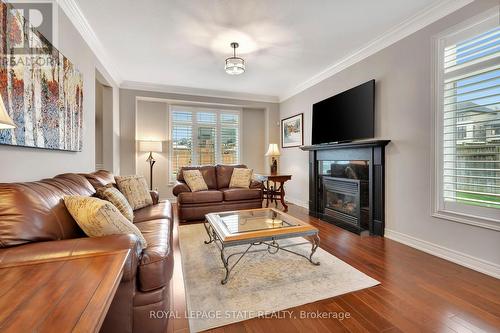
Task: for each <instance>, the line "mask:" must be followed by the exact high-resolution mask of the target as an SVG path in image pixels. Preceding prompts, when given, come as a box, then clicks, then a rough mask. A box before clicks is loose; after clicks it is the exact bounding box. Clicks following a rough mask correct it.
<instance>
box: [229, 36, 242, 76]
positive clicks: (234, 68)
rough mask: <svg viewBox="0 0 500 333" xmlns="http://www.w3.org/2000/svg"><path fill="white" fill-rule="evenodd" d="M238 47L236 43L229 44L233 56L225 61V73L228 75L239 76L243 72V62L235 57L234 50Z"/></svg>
mask: <svg viewBox="0 0 500 333" xmlns="http://www.w3.org/2000/svg"><path fill="white" fill-rule="evenodd" d="M238 46H240V45H239V44H238V43H236V42H232V43H231V47H232V48H233V56H232V57H229V58H227V59H226V66H225V67H224V68H225V69H226V73H227V74H230V75H239V74H243V73H244V72H245V60H243V58H239V57H237V56H236V48H237V47H238Z"/></svg>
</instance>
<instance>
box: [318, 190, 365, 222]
mask: <svg viewBox="0 0 500 333" xmlns="http://www.w3.org/2000/svg"><path fill="white" fill-rule="evenodd" d="M356 201H357V200H356V197H355V196H354V195H349V194H343V193H336V192H330V191H327V192H326V203H325V204H326V207H327V208H330V209H335V210H337V211H340V212H343V213H346V214H349V215H353V216H356V214H357V210H358V207H357V203H356Z"/></svg>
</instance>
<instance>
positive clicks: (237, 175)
mask: <svg viewBox="0 0 500 333" xmlns="http://www.w3.org/2000/svg"><path fill="white" fill-rule="evenodd" d="M252 173H253V169H247V168H234V169H233V174H232V175H231V181H230V182H229V187H243V188H249V187H250V182H251V181H252Z"/></svg>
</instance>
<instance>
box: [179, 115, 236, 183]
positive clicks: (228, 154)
mask: <svg viewBox="0 0 500 333" xmlns="http://www.w3.org/2000/svg"><path fill="white" fill-rule="evenodd" d="M170 115H171V138H172V149H171V154H170V155H171V158H170V160H171V167H170V170H171V173H170V180H171V181H175V179H176V178H177V173H178V170H179V169H180V168H181V167H183V166H188V165H203V164H217V163H223V164H237V163H239V161H240V126H241V122H240V116H241V115H240V112H239V111H233V110H216V109H208V108H197V107H186V106H175V105H174V106H171V108H170Z"/></svg>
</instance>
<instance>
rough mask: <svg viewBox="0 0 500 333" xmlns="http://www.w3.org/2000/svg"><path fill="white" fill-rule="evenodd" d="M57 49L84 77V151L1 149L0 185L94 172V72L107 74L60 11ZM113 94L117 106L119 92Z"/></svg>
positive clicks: (7, 147)
mask: <svg viewBox="0 0 500 333" xmlns="http://www.w3.org/2000/svg"><path fill="white" fill-rule="evenodd" d="M58 17H59V24H58V26H59V29H58V32H59V46H58V49H59V50H60V51H61V52H62V53H63V54H64V55H65V56H66V57H67V58H68V59H69V60H70V61H71V62H72V63H73V64H74V65H75V66H76V67H77V68H78V70H79V71H80V72H81V73H82V74H83V80H84V83H83V96H84V97H83V149H82V151H81V152H67V151H58V150H44V149H35V148H25V147H11V146H5V145H0V156H1V160H0V182H11V181H29V180H38V179H40V178H44V177H52V176H55V175H56V174H58V173H64V172H88V171H93V170H94V168H95V132H94V122H95V114H94V108H95V71H96V68H97V69H98V70H99V71H100V72H101V73H105V75H106V77H107V74H106V71H105V70H104V68H102V66H101V65H100V64H99V62H98V60H97V59H96V57H95V56H94V54H93V53H92V51H91V49H90V48H89V47H88V45H87V44H86V43H85V41H84V40H83V39H82V37H81V36H80V34H79V33H78V31H77V30H76V29H75V28H74V26H73V25H72V23H71V22H70V21H69V20H68V18H67V16H66V15H65V14H64V12H63V11H62V10H61V9H59V13H58ZM113 90H114V91H115V92H114V94H115V97H114V98H115V99H116V105H118V93H117V91H118V89H117V88H116V87H113Z"/></svg>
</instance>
